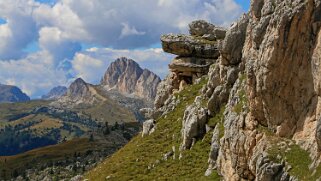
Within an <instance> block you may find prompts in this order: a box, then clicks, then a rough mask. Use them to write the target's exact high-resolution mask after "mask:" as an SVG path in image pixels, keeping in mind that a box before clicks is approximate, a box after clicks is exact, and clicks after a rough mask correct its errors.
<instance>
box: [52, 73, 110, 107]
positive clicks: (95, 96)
mask: <svg viewBox="0 0 321 181" xmlns="http://www.w3.org/2000/svg"><path fill="white" fill-rule="evenodd" d="M105 100H106V98H104V97H103V96H101V95H100V94H99V93H98V92H97V90H96V89H95V86H94V85H91V84H89V83H86V82H85V81H84V80H83V79H81V78H78V79H76V80H75V81H74V82H73V83H71V84H70V86H69V88H68V89H67V92H66V94H65V95H64V96H62V97H61V98H59V99H58V100H56V101H55V102H53V103H51V105H52V106H54V107H60V108H63V107H64V108H72V107H75V106H82V105H83V106H90V105H93V104H94V103H100V102H103V101H105Z"/></svg>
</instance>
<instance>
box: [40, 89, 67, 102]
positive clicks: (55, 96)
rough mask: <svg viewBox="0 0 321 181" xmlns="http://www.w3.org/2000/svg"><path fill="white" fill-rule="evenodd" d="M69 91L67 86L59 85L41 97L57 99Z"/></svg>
mask: <svg viewBox="0 0 321 181" xmlns="http://www.w3.org/2000/svg"><path fill="white" fill-rule="evenodd" d="M66 92H67V87H65V86H57V87H54V88H53V89H51V90H50V91H49V93H48V94H46V95H43V96H42V97H41V98H42V99H45V100H56V99H59V98H60V97H62V96H63V95H64V94H66Z"/></svg>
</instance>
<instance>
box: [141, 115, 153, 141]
mask: <svg viewBox="0 0 321 181" xmlns="http://www.w3.org/2000/svg"><path fill="white" fill-rule="evenodd" d="M155 129H156V122H155V120H154V119H150V120H147V121H145V122H144V123H143V132H142V137H144V136H146V135H150V134H152V133H153V132H154V131H155Z"/></svg>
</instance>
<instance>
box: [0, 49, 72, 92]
mask: <svg viewBox="0 0 321 181" xmlns="http://www.w3.org/2000/svg"><path fill="white" fill-rule="evenodd" d="M64 74H65V73H64V72H62V71H60V70H57V69H55V68H54V67H53V58H52V56H51V54H50V53H48V52H46V51H42V52H38V53H34V54H30V55H28V56H27V57H26V58H24V59H20V60H10V61H0V82H1V83H3V84H8V85H16V86H18V87H20V88H21V89H22V90H23V91H24V92H26V93H27V94H28V95H29V96H33V97H37V96H40V95H42V94H44V93H46V91H48V90H49V89H51V88H52V87H54V86H56V85H63V84H64V83H66V79H65V75H64Z"/></svg>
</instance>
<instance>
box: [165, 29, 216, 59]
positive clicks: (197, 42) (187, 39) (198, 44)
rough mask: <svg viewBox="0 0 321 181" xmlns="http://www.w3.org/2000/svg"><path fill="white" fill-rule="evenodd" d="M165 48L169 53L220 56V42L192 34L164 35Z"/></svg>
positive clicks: (204, 56) (186, 55) (207, 56)
mask: <svg viewBox="0 0 321 181" xmlns="http://www.w3.org/2000/svg"><path fill="white" fill-rule="evenodd" d="M161 41H162V46H163V50H164V51H165V52H167V53H172V54H175V55H179V56H183V57H189V56H196V57H201V58H217V57H218V56H219V51H218V43H217V42H216V41H210V40H206V39H204V38H202V37H196V36H191V35H174V34H168V35H162V37H161Z"/></svg>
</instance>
